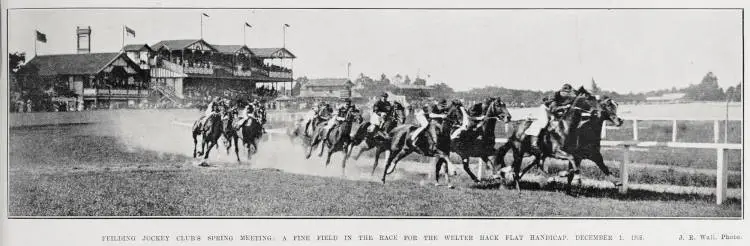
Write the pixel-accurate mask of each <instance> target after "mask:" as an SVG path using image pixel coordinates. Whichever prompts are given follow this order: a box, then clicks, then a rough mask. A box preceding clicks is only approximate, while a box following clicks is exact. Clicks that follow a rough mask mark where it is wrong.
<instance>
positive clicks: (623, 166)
mask: <svg viewBox="0 0 750 246" xmlns="http://www.w3.org/2000/svg"><path fill="white" fill-rule="evenodd" d="M628 163H630V145H625V148H623V155H622V162H621V163H620V180H621V182H622V186H620V194H625V193H627V192H628Z"/></svg>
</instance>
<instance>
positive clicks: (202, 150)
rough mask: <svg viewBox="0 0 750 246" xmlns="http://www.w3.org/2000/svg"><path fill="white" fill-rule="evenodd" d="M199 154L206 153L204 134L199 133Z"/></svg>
mask: <svg viewBox="0 0 750 246" xmlns="http://www.w3.org/2000/svg"><path fill="white" fill-rule="evenodd" d="M200 153H201V155H204V154H206V135H201V152H200Z"/></svg>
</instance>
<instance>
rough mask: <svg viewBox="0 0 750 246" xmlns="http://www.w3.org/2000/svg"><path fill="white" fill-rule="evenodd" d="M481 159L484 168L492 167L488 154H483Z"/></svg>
mask: <svg viewBox="0 0 750 246" xmlns="http://www.w3.org/2000/svg"><path fill="white" fill-rule="evenodd" d="M481 159H482V169H484V168H486V167H487V166H490V167H491V166H492V164H491V163H490V158H489V157H488V156H483V157H481ZM480 170H481V169H480ZM479 177H480V178H481V177H482V175H479Z"/></svg>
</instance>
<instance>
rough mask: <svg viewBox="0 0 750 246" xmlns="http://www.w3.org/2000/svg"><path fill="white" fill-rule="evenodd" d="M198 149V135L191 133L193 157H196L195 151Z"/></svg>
mask: <svg viewBox="0 0 750 246" xmlns="http://www.w3.org/2000/svg"><path fill="white" fill-rule="evenodd" d="M197 149H198V136H197V135H196V134H195V133H193V158H195V157H197V155H196V153H195V152H196V151H197Z"/></svg>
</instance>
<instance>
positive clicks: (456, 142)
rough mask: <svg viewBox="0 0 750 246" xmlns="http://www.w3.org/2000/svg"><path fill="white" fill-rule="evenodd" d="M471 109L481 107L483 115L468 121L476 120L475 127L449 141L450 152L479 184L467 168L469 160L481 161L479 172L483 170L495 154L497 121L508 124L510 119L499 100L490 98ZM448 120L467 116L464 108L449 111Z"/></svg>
mask: <svg viewBox="0 0 750 246" xmlns="http://www.w3.org/2000/svg"><path fill="white" fill-rule="evenodd" d="M472 107H473V108H476V107H481V110H482V112H483V115H480V116H478V117H476V118H473V119H471V118H472V117H470V119H469V120H472V121H473V120H476V121H478V122H477V125H476V126H474V127H471V126H470V128H469V129H467V130H465V131H463V132H461V133H460V134H459V135H458V137H457V138H455V139H452V140H451V141H450V143H451V145H450V151H451V152H453V153H456V154H457V155H458V156H459V157H460V158H461V163H462V164H463V168H464V171H466V173H467V174H468V175H469V177H471V180H473V181H474V182H480V179H479V178H477V177H476V176H475V175H474V173H473V172H472V171H471V169H470V168H469V158H470V157H479V158H480V159H481V160H482V163H480V164H479V165H480V172H481V171H482V170H483V169H484V165H486V164H488V163H489V157H490V156H493V155H494V154H495V148H494V146H495V126H496V124H497V121H498V120H499V119H502V120H503V121H504V122H509V121H510V119H511V115H510V112H508V109H507V107H506V105H505V103H504V102H503V101H502V100H501V99H500V98H499V97H497V98H490V100H488V102H487V103H477V104H475V105H473V106H472ZM456 109H457V110H456ZM448 114H449V115H448V117H449V118H455V117H456V116H453V117H452V116H451V114H459V115H458V117H460V118H464V116H463V114H468V112H467V111H466V108H464V107H463V106H459V107H458V108H454V109H453V110H450V111H449V113H448Z"/></svg>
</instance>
